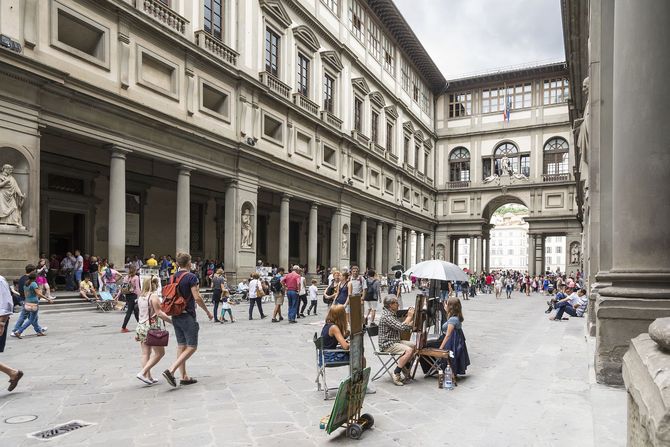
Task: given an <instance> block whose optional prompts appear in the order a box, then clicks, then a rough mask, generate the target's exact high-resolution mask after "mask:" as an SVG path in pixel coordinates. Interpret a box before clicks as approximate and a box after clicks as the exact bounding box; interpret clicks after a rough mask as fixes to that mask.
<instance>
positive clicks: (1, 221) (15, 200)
mask: <svg viewBox="0 0 670 447" xmlns="http://www.w3.org/2000/svg"><path fill="white" fill-rule="evenodd" d="M13 172H14V166H12V165H9V164H6V165H4V166H3V167H2V172H0V225H14V226H17V227H20V228H23V218H22V216H21V208H23V202H24V199H25V196H24V195H23V193H22V192H21V188H19V184H18V183H17V182H16V179H15V178H14V176H13V175H12V173H13Z"/></svg>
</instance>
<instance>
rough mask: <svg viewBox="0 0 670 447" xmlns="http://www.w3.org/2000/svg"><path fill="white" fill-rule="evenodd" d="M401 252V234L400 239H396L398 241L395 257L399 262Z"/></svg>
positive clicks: (396, 242)
mask: <svg viewBox="0 0 670 447" xmlns="http://www.w3.org/2000/svg"><path fill="white" fill-rule="evenodd" d="M400 254H401V249H400V236H398V239H396V241H395V259H396V261H398V262H400Z"/></svg>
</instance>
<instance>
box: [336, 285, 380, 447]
mask: <svg viewBox="0 0 670 447" xmlns="http://www.w3.org/2000/svg"><path fill="white" fill-rule="evenodd" d="M362 304H363V303H362V302H361V297H360V296H351V297H349V308H350V313H349V316H350V319H351V323H350V331H351V338H350V341H349V377H348V378H347V379H345V380H344V381H342V383H340V387H339V388H338V390H337V396H335V402H334V403H333V409H332V411H331V412H330V418H329V419H328V424H327V425H326V431H327V433H328V434H331V433H332V432H334V431H335V430H336V429H338V428H340V427H345V426H346V430H347V431H346V433H347V436H348V437H350V438H352V439H358V438H360V437H361V435H362V434H363V431H364V430H367V429H368V428H370V427H372V426H373V425H374V423H375V420H374V418H373V417H372V416H371V415H369V414H367V413H366V414H363V415H361V409H362V408H363V400H364V399H365V392H366V390H367V388H368V380H369V379H370V368H369V367H368V368H365V369H363V362H364V345H363V335H364V331H363V307H362Z"/></svg>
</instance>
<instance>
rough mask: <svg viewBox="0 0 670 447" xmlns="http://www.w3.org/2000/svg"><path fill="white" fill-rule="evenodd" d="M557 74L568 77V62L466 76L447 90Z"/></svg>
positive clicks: (453, 80)
mask: <svg viewBox="0 0 670 447" xmlns="http://www.w3.org/2000/svg"><path fill="white" fill-rule="evenodd" d="M547 74H556V75H562V76H567V75H568V66H567V64H566V62H551V63H546V64H539V65H538V64H526V65H517V66H514V67H505V68H501V69H498V70H492V71H488V72H485V73H481V74H477V75H472V76H466V77H462V78H457V79H452V80H449V81H447V82H448V86H447V90H451V91H453V90H455V89H462V88H467V87H474V86H477V85H482V84H489V83H494V82H501V81H516V80H520V79H528V78H533V77H537V76H540V75H547Z"/></svg>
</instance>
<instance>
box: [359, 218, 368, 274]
mask: <svg viewBox="0 0 670 447" xmlns="http://www.w3.org/2000/svg"><path fill="white" fill-rule="evenodd" d="M367 263H368V219H367V218H366V217H361V231H360V233H359V235H358V267H359V269H360V271H361V272H364V271H366V269H367V268H368V266H367Z"/></svg>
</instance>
